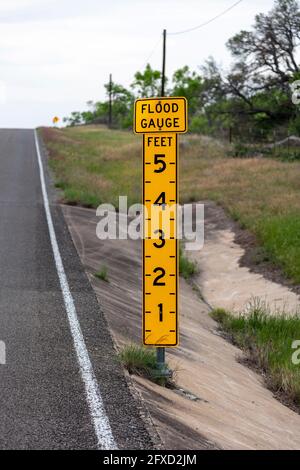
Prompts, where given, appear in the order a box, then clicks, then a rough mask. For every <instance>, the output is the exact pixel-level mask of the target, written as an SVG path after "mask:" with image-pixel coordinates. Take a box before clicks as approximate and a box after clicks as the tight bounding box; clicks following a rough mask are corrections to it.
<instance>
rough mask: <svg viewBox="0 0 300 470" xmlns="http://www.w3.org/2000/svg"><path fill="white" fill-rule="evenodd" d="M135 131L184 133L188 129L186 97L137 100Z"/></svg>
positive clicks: (140, 132)
mask: <svg viewBox="0 0 300 470" xmlns="http://www.w3.org/2000/svg"><path fill="white" fill-rule="evenodd" d="M134 123H135V127H134V130H135V133H136V134H148V133H160V132H163V133H166V132H176V133H184V132H186V131H187V101H186V99H185V98H183V97H182V98H175V97H169V98H146V99H140V100H136V102H135V118H134Z"/></svg>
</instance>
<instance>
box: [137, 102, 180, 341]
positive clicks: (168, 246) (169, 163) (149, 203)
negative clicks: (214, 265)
mask: <svg viewBox="0 0 300 470" xmlns="http://www.w3.org/2000/svg"><path fill="white" fill-rule="evenodd" d="M186 131H187V102H186V99H185V98H173V97H171V98H149V99H141V100H137V101H136V103H135V132H136V133H137V134H139V133H142V134H144V135H143V204H144V218H143V230H144V237H143V342H144V344H145V345H146V346H156V347H172V346H177V345H178V276H179V273H178V271H179V254H178V236H177V230H178V227H177V202H178V136H177V134H178V133H184V132H186Z"/></svg>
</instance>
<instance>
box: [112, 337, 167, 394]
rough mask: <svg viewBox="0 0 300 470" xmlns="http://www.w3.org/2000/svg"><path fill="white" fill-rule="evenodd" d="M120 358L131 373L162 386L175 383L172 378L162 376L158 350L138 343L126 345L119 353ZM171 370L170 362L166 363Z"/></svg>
mask: <svg viewBox="0 0 300 470" xmlns="http://www.w3.org/2000/svg"><path fill="white" fill-rule="evenodd" d="M118 359H119V361H120V362H121V364H122V365H123V367H125V369H127V370H128V372H129V373H130V374H136V375H139V376H141V377H145V378H146V379H148V380H151V381H152V382H155V383H157V384H158V385H161V386H166V385H169V386H170V385H174V384H173V382H172V381H171V378H170V377H168V376H162V375H161V371H160V370H159V368H158V364H157V360H156V351H155V349H153V348H145V347H143V346H138V345H136V344H129V345H126V346H124V347H123V348H122V349H121V351H120V352H119V354H118ZM166 368H167V370H169V367H168V364H166Z"/></svg>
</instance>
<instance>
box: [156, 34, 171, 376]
mask: <svg viewBox="0 0 300 470" xmlns="http://www.w3.org/2000/svg"><path fill="white" fill-rule="evenodd" d="M166 39H167V30H166V29H164V30H163V60H162V74H161V96H162V97H163V96H165V83H166ZM156 362H157V367H158V369H159V371H160V373H161V375H162V376H167V375H168V373H169V371H167V370H166V348H163V347H160V348H156Z"/></svg>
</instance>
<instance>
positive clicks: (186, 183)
mask: <svg viewBox="0 0 300 470" xmlns="http://www.w3.org/2000/svg"><path fill="white" fill-rule="evenodd" d="M41 133H42V136H43V138H44V141H45V143H46V146H47V148H48V151H49V154H50V165H51V167H52V168H53V170H54V172H55V175H56V178H57V186H59V187H60V188H62V189H63V191H64V198H65V201H66V202H68V203H73V204H74V203H78V204H81V205H83V206H88V207H97V206H98V205H99V204H100V203H103V202H109V203H112V204H114V205H117V204H118V196H119V195H127V196H128V202H129V204H132V203H136V202H139V201H140V200H141V174H142V165H141V138H140V137H138V136H134V135H133V134H132V133H130V132H124V131H109V130H107V129H105V128H102V127H100V126H86V127H74V128H68V129H63V130H58V129H50V128H42V129H41ZM180 141H181V142H184V145H183V146H182V147H183V148H181V150H180V162H181V163H180V194H181V202H183V203H184V202H191V201H198V200H203V199H211V200H214V201H216V202H217V203H220V204H221V205H222V206H223V207H224V208H225V209H226V210H227V211H228V212H229V214H230V215H231V216H232V217H233V218H234V219H235V220H238V221H239V223H240V224H241V225H242V226H243V227H245V228H248V229H249V230H251V231H252V233H254V234H255V235H256V237H257V239H258V242H259V243H260V245H261V246H262V247H263V249H264V256H265V257H268V258H269V259H270V260H271V261H273V262H275V263H276V264H277V265H279V266H280V267H281V268H282V269H283V271H284V273H285V274H286V276H287V277H289V278H290V279H291V280H292V281H293V282H294V283H295V284H299V283H300V178H299V175H300V162H299V161H292V162H285V161H281V160H278V159H271V158H265V159H261V158H231V157H228V152H227V150H228V149H227V148H225V147H224V146H222V145H221V144H219V143H218V142H216V141H214V140H212V139H210V138H207V137H203V138H201V137H195V136H184V137H180Z"/></svg>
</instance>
